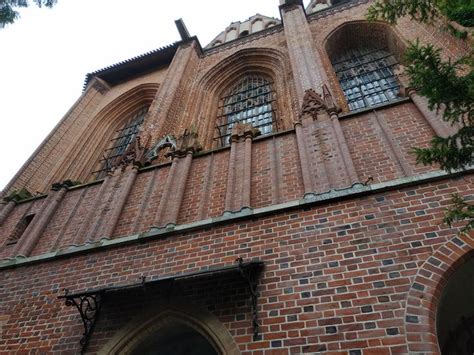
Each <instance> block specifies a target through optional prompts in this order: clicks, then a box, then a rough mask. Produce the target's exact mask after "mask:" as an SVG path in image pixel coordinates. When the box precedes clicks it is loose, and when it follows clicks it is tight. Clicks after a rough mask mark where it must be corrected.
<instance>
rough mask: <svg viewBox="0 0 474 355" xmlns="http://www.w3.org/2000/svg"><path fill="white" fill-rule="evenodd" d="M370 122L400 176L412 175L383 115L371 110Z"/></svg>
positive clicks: (411, 170)
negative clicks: (383, 143) (386, 148)
mask: <svg viewBox="0 0 474 355" xmlns="http://www.w3.org/2000/svg"><path fill="white" fill-rule="evenodd" d="M372 122H373V124H374V127H375V131H376V132H377V134H378V136H379V137H380V138H381V139H382V140H383V141H384V142H385V144H386V146H387V147H388V150H387V153H388V154H390V155H391V158H392V160H393V161H394V162H396V164H397V166H398V168H399V171H400V172H401V173H402V175H403V176H411V175H413V169H412V167H411V166H410V165H409V164H408V162H407V161H406V159H405V157H404V156H403V153H402V151H401V149H400V147H399V146H398V144H397V142H396V141H395V138H394V137H393V135H392V133H391V132H390V129H389V127H388V125H387V122H386V121H385V118H384V115H383V113H377V111H376V110H373V111H372Z"/></svg>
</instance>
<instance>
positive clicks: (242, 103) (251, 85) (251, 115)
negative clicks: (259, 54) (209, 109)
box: [214, 75, 275, 146]
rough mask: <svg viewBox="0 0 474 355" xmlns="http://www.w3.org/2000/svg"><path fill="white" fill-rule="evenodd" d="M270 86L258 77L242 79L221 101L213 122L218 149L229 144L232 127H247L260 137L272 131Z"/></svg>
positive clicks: (272, 118) (272, 117) (272, 114)
mask: <svg viewBox="0 0 474 355" xmlns="http://www.w3.org/2000/svg"><path fill="white" fill-rule="evenodd" d="M273 101H274V97H273V92H272V87H271V83H270V82H269V81H268V80H266V79H265V78H263V77H261V76H257V75H254V76H246V77H245V78H243V79H242V80H241V81H240V82H238V83H237V84H236V85H235V86H234V87H232V88H231V89H230V90H229V91H228V92H227V93H226V94H225V95H224V96H223V97H222V98H221V106H220V115H219V116H218V118H217V126H216V128H217V129H216V131H217V136H215V137H214V140H216V141H218V142H219V145H220V146H225V145H228V144H229V143H230V134H231V132H232V127H233V126H234V124H236V123H237V122H241V123H250V124H251V125H252V126H253V127H256V128H258V129H259V130H260V132H261V134H269V133H271V132H272V131H273V128H274V127H273V126H274V116H275V112H274V109H273V106H272V105H273V104H272V102H273Z"/></svg>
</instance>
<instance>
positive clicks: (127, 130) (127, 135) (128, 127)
mask: <svg viewBox="0 0 474 355" xmlns="http://www.w3.org/2000/svg"><path fill="white" fill-rule="evenodd" d="M147 112H148V107H144V108H142V109H140V110H139V111H138V112H136V113H135V114H134V115H132V116H131V117H130V118H129V119H128V121H127V122H126V123H125V125H124V126H123V127H122V128H120V129H118V130H117V133H116V134H115V136H114V138H113V139H112V140H111V141H110V145H109V147H108V148H107V149H106V150H105V151H104V154H103V157H102V159H101V160H100V163H101V168H100V170H97V171H94V172H93V174H96V178H97V179H102V178H103V177H105V175H106V174H107V171H108V170H110V169H111V168H112V167H114V166H115V164H116V163H117V162H118V159H119V158H120V156H121V155H122V154H123V153H124V152H125V151H126V150H127V148H128V146H129V145H130V144H131V143H132V142H133V141H134V140H135V138H136V137H137V134H138V131H139V129H140V125H141V124H142V123H143V120H144V118H145V115H146V113H147Z"/></svg>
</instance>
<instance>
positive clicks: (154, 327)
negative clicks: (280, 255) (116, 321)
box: [98, 300, 240, 355]
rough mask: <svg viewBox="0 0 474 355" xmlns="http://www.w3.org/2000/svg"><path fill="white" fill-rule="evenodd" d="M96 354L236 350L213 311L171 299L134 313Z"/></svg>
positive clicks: (233, 353)
mask: <svg viewBox="0 0 474 355" xmlns="http://www.w3.org/2000/svg"><path fill="white" fill-rule="evenodd" d="M190 349H191V350H190ZM98 354H104V355H105V354H107V355H112V354H114V355H117V354H122V355H125V354H127V355H135V354H137V355H138V354H140V355H147V354H158V355H160V354H176V355H185V354H198V355H220V354H225V355H237V354H240V351H239V348H238V347H237V345H236V343H235V342H234V339H233V338H232V336H231V335H230V333H229V332H228V330H227V329H226V327H225V326H224V325H223V324H222V323H221V322H220V321H219V320H218V319H217V318H216V317H215V316H214V315H213V314H211V313H210V312H208V311H207V310H206V309H202V308H201V307H197V306H196V305H193V304H190V303H189V302H182V301H181V302H180V301H177V300H175V301H173V302H169V303H168V302H163V303H158V304H156V305H155V306H154V307H153V308H152V309H146V310H144V311H143V313H141V314H138V315H137V316H136V317H135V318H134V319H133V320H131V321H130V323H128V325H127V326H125V327H124V328H122V329H121V330H120V331H119V332H117V333H116V334H115V335H114V336H113V337H112V338H111V339H110V341H109V342H108V343H107V344H106V345H105V346H104V347H103V348H102V349H101V350H100V351H99V352H98Z"/></svg>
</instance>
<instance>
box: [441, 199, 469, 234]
mask: <svg viewBox="0 0 474 355" xmlns="http://www.w3.org/2000/svg"><path fill="white" fill-rule="evenodd" d="M451 203H452V205H451V207H449V208H448V209H447V210H446V214H445V215H444V219H443V221H444V223H446V224H447V225H449V226H450V227H452V225H453V224H454V223H455V222H462V221H466V220H467V221H468V222H467V224H466V225H464V227H463V228H462V229H461V232H462V233H467V232H469V231H471V230H473V229H474V206H473V205H470V204H468V203H467V202H466V201H465V200H464V199H463V198H462V197H461V196H459V195H458V194H453V195H452V198H451Z"/></svg>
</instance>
